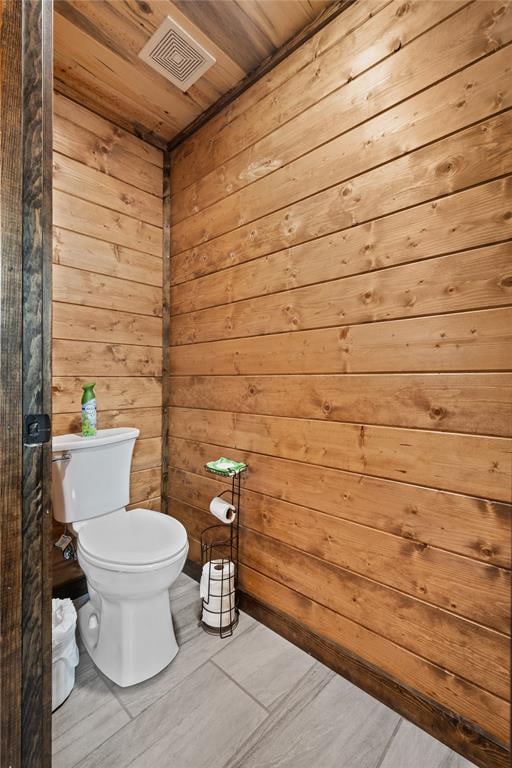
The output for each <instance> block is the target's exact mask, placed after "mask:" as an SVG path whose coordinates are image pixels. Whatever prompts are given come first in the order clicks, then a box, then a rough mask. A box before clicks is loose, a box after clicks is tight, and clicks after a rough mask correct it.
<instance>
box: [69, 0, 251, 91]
mask: <svg viewBox="0 0 512 768" xmlns="http://www.w3.org/2000/svg"><path fill="white" fill-rule="evenodd" d="M73 2H75V3H76V2H77V0H73ZM78 2H80V0H78ZM88 2H89V3H90V4H91V5H92V6H93V10H94V12H96V11H97V9H96V7H95V6H96V3H94V0H93V1H92V3H91V0H88ZM80 5H81V3H80ZM104 5H105V6H106V7H107V8H110V9H111V10H114V11H115V14H116V22H115V25H116V28H117V29H119V28H121V29H122V28H123V27H126V29H127V30H128V29H129V34H130V41H127V44H131V46H132V47H131V50H133V51H134V52H135V53H136V54H137V55H138V52H139V50H140V49H141V48H142V46H143V45H144V44H145V42H146V41H147V40H148V39H149V37H150V36H151V35H152V34H153V32H154V31H155V30H156V29H157V27H159V26H160V24H161V23H162V21H163V20H164V19H165V18H166V17H167V16H170V17H171V19H173V20H174V21H175V22H177V23H178V24H179V25H180V26H181V27H183V29H184V30H185V31H186V32H188V33H189V34H190V35H192V37H193V38H194V39H195V40H197V41H198V42H199V43H200V44H201V45H202V46H204V47H205V48H206V49H207V50H208V51H210V53H211V54H212V55H213V56H214V58H215V60H216V61H215V64H214V65H213V67H212V68H211V69H210V70H208V72H206V73H205V74H204V75H203V76H202V77H201V81H200V82H199V83H198V84H197V85H193V86H192V88H191V89H190V93H191V94H192V95H194V89H195V88H197V87H199V88H202V83H203V81H205V82H207V83H209V84H210V86H211V87H212V88H213V89H215V90H216V91H219V92H224V91H225V90H226V89H229V88H231V87H233V85H235V83H237V82H238V81H239V80H240V79H241V78H242V77H243V76H244V75H245V70H244V69H242V68H241V67H240V66H239V65H238V64H237V63H236V62H235V61H233V60H232V59H231V58H230V57H229V56H228V55H227V54H226V53H225V51H223V50H222V49H221V48H219V47H218V46H217V45H215V43H214V42H213V40H212V39H211V38H210V37H209V36H208V34H205V33H204V32H203V31H202V30H201V29H200V28H199V27H198V26H197V25H196V24H193V23H192V22H191V21H190V20H189V19H188V17H187V16H186V15H185V14H184V13H182V12H181V11H180V10H179V9H178V8H177V7H176V6H175V5H174V3H173V2H172V1H171V0H152V1H151V2H150V3H149V2H148V3H140V2H138V1H137V0H126V2H125V3H124V6H123V9H122V12H121V11H120V8H119V4H117V3H115V2H114V3H112V2H108V3H105V4H104ZM118 17H121V18H118ZM105 21H107V23H108V20H107V19H105V18H104V19H103V23H105ZM134 41H136V45H134Z"/></svg>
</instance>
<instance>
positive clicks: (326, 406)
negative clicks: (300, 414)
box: [322, 402, 332, 413]
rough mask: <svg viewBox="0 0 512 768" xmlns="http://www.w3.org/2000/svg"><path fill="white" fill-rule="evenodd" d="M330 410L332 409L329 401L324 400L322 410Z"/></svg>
mask: <svg viewBox="0 0 512 768" xmlns="http://www.w3.org/2000/svg"><path fill="white" fill-rule="evenodd" d="M331 410H332V405H331V404H330V403H328V402H325V403H323V404H322V411H323V412H324V413H330V412H331Z"/></svg>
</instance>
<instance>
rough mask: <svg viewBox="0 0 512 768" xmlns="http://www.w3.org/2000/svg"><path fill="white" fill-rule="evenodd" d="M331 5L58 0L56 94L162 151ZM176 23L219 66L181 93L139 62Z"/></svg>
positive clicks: (309, 1) (282, 0) (271, 0)
mask: <svg viewBox="0 0 512 768" xmlns="http://www.w3.org/2000/svg"><path fill="white" fill-rule="evenodd" d="M332 2H333V0H56V2H55V25H54V36H55V42H54V46H55V51H54V56H55V65H54V71H55V89H56V90H57V91H60V92H61V93H63V94H65V95H66V96H69V97H70V98H72V99H74V100H75V101H78V102H79V103H80V104H83V105H84V106H86V107H89V108H90V109H92V110H94V111H95V112H97V113H99V114H100V115H103V116H104V117H106V118H108V119H110V120H112V121H113V122H114V123H116V124H117V125H120V126H121V127H123V128H126V129H127V130H129V131H131V132H132V133H136V134H138V135H140V136H143V137H144V138H146V139H148V140H149V141H152V142H153V143H155V144H157V145H159V146H163V145H165V144H166V143H167V142H168V141H170V140H171V139H172V138H174V137H175V136H176V135H177V134H178V133H180V132H181V131H182V130H183V129H184V128H185V127H186V126H188V125H190V124H191V123H192V122H193V121H194V120H195V119H196V118H197V117H198V116H199V115H201V114H202V113H203V112H204V111H205V110H207V109H208V107H210V106H211V105H212V104H213V103H214V102H216V101H217V100H218V99H219V98H220V97H221V96H223V95H224V94H226V93H227V92H228V91H230V90H231V89H232V88H233V87H234V86H235V85H236V84H237V83H239V82H240V81H241V80H243V78H244V77H245V76H246V75H247V74H248V73H250V72H252V71H253V70H254V69H256V68H257V67H258V66H259V65H260V64H261V62H262V61H264V60H265V59H266V58H267V57H269V56H271V55H272V54H273V53H275V51H277V50H278V49H279V48H281V47H282V46H283V45H284V44H285V43H286V42H288V40H290V39H291V38H292V37H294V35H296V34H297V33H298V32H300V30H302V29H304V28H305V27H307V26H308V25H309V24H310V23H311V22H312V21H313V20H314V19H315V18H316V17H317V16H318V15H319V14H320V13H321V12H322V11H323V10H324V9H325V8H326V7H328V6H330V5H331V4H332ZM166 16H170V17H171V18H172V19H174V20H175V21H177V22H178V23H179V24H180V25H181V26H182V27H183V28H184V29H186V30H187V32H189V33H190V34H191V35H193V37H194V38H195V39H196V40H198V42H200V43H201V44H202V45H203V46H204V47H205V48H207V49H208V50H209V51H211V53H212V54H213V55H214V56H215V58H216V64H215V65H214V66H213V67H212V68H211V69H210V70H209V71H208V72H207V73H206V74H205V75H203V77H201V78H200V79H199V80H198V81H197V83H196V84H195V85H193V86H192V87H191V88H190V90H189V91H188V92H187V93H182V92H181V91H180V90H179V89H178V88H176V87H175V86H173V85H172V84H171V83H170V82H169V81H168V80H166V79H165V78H164V77H162V76H161V75H160V74H158V73H157V72H155V70H153V69H152V68H151V67H149V66H148V65H147V64H145V63H144V62H143V61H142V60H141V59H139V58H138V54H139V51H140V50H141V48H142V47H143V46H144V44H145V43H146V41H147V40H148V39H149V38H150V37H151V35H152V34H153V32H154V31H155V29H156V28H157V27H158V26H159V25H160V23H161V22H162V20H163V19H164V18H165V17H166Z"/></svg>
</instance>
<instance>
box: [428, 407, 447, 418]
mask: <svg viewBox="0 0 512 768" xmlns="http://www.w3.org/2000/svg"><path fill="white" fill-rule="evenodd" d="M446 415H447V413H446V411H445V409H444V408H440V407H439V406H435V407H434V408H431V409H430V411H429V416H430V418H431V419H434V420H435V421H441V419H444V417H445V416H446Z"/></svg>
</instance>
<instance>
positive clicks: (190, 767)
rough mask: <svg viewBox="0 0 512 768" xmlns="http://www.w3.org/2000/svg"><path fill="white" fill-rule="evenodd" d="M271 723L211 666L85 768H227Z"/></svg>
mask: <svg viewBox="0 0 512 768" xmlns="http://www.w3.org/2000/svg"><path fill="white" fill-rule="evenodd" d="M265 717H267V713H266V711H265V710H264V709H263V708H262V707H260V706H259V705H258V704H257V703H256V702H255V701H254V700H253V699H252V698H251V697H250V696H248V695H247V694H246V693H245V692H244V691H242V690H241V688H239V687H238V686H237V685H235V683H233V681H232V680H230V678H228V677H227V676H226V675H224V674H223V673H222V672H221V671H220V670H219V669H218V668H217V667H215V666H214V665H213V664H212V663H211V662H207V663H206V664H205V665H204V666H202V667H201V668H200V669H198V670H196V671H195V672H193V673H192V674H191V675H189V677H187V679H186V680H185V681H183V683H181V684H180V685H178V686H176V687H175V688H174V689H173V690H172V691H170V692H169V693H168V694H166V695H165V696H163V697H162V698H161V699H159V700H158V701H157V702H156V703H155V704H153V705H152V706H150V707H149V708H148V709H146V710H144V712H142V714H140V715H139V716H138V717H137V718H135V719H134V720H132V721H130V723H128V725H126V726H125V727H124V728H123V729H122V730H121V731H118V733H117V734H115V735H114V736H113V737H112V738H111V739H109V740H108V741H107V742H105V743H104V744H103V745H102V746H101V747H99V748H98V749H97V750H95V752H94V753H92V754H90V755H89V756H88V757H86V758H85V760H83V761H82V762H81V763H80V768H107V767H108V768H127V766H131V768H148V767H150V766H158V767H159V768H171V766H172V768H222V766H223V765H224V764H225V763H226V761H227V760H228V759H229V758H230V757H231V755H232V754H234V753H235V752H236V750H237V749H238V747H239V746H240V744H241V743H242V741H243V740H244V738H246V737H247V736H248V735H249V734H250V732H251V730H253V729H255V728H257V727H258V725H259V724H260V723H261V722H262V721H263V720H264V719H265Z"/></svg>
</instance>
